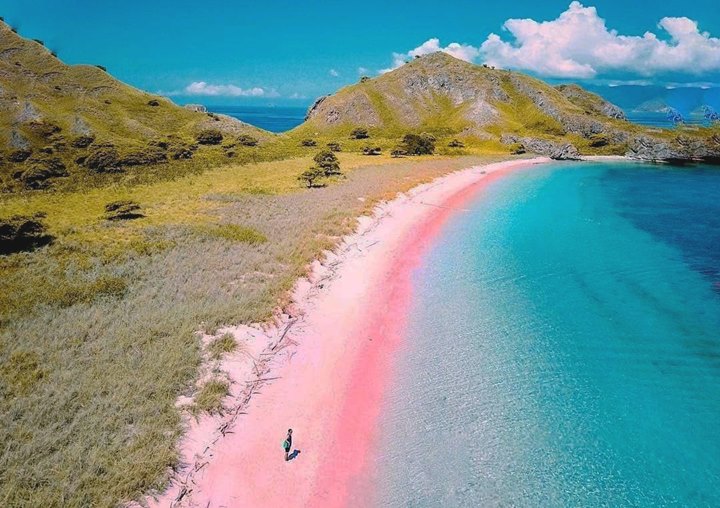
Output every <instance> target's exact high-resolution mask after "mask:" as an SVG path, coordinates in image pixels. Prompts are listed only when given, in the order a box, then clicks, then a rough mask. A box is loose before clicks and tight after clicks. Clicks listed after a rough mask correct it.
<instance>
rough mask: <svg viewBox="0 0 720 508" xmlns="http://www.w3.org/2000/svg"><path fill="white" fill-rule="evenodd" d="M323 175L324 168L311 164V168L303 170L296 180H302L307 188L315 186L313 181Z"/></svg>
mask: <svg viewBox="0 0 720 508" xmlns="http://www.w3.org/2000/svg"><path fill="white" fill-rule="evenodd" d="M323 176H325V170H324V169H322V168H320V167H318V166H312V167H311V168H309V169H307V170H306V171H304V172H303V173H302V174H301V175H300V176H298V180H300V181H301V182H303V183H304V184H305V185H306V186H307V188H308V189H310V188H312V187H314V186H315V182H316V181H317V180H319V179H320V178H322V177H323Z"/></svg>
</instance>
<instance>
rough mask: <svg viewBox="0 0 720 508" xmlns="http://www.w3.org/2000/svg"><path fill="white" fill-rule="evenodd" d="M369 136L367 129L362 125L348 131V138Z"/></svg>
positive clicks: (365, 137)
mask: <svg viewBox="0 0 720 508" xmlns="http://www.w3.org/2000/svg"><path fill="white" fill-rule="evenodd" d="M369 137H370V134H368V131H367V129H363V128H362V127H358V128H357V129H353V131H352V132H351V133H350V139H367V138H369Z"/></svg>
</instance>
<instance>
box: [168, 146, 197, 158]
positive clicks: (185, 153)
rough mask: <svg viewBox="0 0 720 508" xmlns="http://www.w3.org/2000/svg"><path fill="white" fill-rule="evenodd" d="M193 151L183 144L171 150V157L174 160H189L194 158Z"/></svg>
mask: <svg viewBox="0 0 720 508" xmlns="http://www.w3.org/2000/svg"><path fill="white" fill-rule="evenodd" d="M192 156H193V151H192V150H191V149H190V148H187V147H184V146H181V147H178V148H176V149H175V150H173V151H172V152H170V157H172V158H173V160H176V161H177V160H187V159H192Z"/></svg>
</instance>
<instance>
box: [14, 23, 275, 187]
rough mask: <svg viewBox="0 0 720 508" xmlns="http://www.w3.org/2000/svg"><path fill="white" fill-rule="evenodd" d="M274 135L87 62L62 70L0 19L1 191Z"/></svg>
mask: <svg viewBox="0 0 720 508" xmlns="http://www.w3.org/2000/svg"><path fill="white" fill-rule="evenodd" d="M207 129H213V130H219V131H220V132H221V133H222V134H223V136H224V137H225V138H226V139H235V138H237V137H238V136H239V135H243V134H244V135H250V136H252V137H254V138H256V139H258V140H260V141H265V140H268V139H271V138H272V136H273V135H272V134H270V133H268V132H265V131H262V130H260V129H257V128H255V127H253V126H250V125H247V124H244V123H242V122H239V121H237V120H234V119H231V118H229V117H225V116H221V115H212V114H206V113H198V112H193V111H190V110H187V109H184V108H182V107H179V106H177V105H175V104H173V103H172V102H171V101H169V100H167V99H164V98H162V97H158V96H154V95H152V94H149V93H146V92H143V91H140V90H137V89H135V88H132V87H130V86H128V85H126V84H124V83H122V82H120V81H118V80H117V79H115V78H113V77H112V76H111V75H110V74H108V73H107V72H106V71H105V70H104V69H103V68H101V67H99V66H93V65H66V64H64V63H63V62H62V61H60V60H59V59H58V58H57V57H56V56H55V55H54V54H53V53H52V52H51V51H50V50H48V49H47V48H46V47H44V45H43V44H42V42H41V41H33V40H28V39H24V38H22V37H20V36H19V35H17V34H16V33H14V32H13V31H12V29H11V28H10V27H9V26H8V25H6V24H5V23H3V22H0V186H1V187H2V188H4V189H5V190H8V189H10V190H12V189H20V188H31V189H32V188H42V187H47V186H49V185H50V184H51V183H53V182H55V181H57V179H68V178H71V179H74V180H87V179H97V175H98V174H102V173H119V172H131V171H132V168H137V167H138V166H140V167H147V166H158V165H159V166H161V167H160V169H159V170H160V171H163V170H165V171H167V170H168V169H167V167H163V165H166V163H167V162H172V161H187V160H192V159H196V158H199V159H212V158H213V157H214V156H216V155H217V154H215V153H213V152H212V151H205V152H203V151H199V150H198V139H197V137H198V135H199V134H200V133H201V132H203V131H204V130H207Z"/></svg>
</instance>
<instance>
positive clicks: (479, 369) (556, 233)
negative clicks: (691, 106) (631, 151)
mask: <svg viewBox="0 0 720 508" xmlns="http://www.w3.org/2000/svg"><path fill="white" fill-rule="evenodd" d="M719 197H720V168H711V167H707V166H706V167H696V168H670V167H659V166H649V165H642V164H631V163H627V164H626V163H622V164H621V163H613V164H610V163H597V164H596V163H567V164H553V165H547V166H543V167H536V168H533V169H530V170H526V171H519V172H516V173H514V174H511V175H508V176H507V177H504V178H502V179H499V180H498V181H496V182H495V183H493V184H491V185H490V186H488V187H487V189H486V190H484V191H482V193H481V194H480V195H479V196H477V198H476V199H475V200H474V201H473V202H472V203H471V204H470V205H469V206H468V209H469V211H468V212H458V213H457V214H456V215H455V216H454V217H453V218H452V219H451V220H450V221H449V222H448V223H447V225H446V226H445V228H444V230H443V232H442V233H441V236H440V238H438V241H437V243H436V244H435V245H434V247H433V248H432V249H431V251H430V252H428V254H427V255H426V256H425V259H424V262H423V264H422V266H421V267H420V268H419V269H417V270H416V272H415V273H414V276H413V284H414V289H415V293H414V296H413V302H412V308H411V311H410V315H409V326H408V330H407V340H406V345H405V346H404V347H403V350H402V351H400V352H399V353H398V356H397V360H396V364H395V370H396V372H395V378H394V379H395V381H394V383H393V385H392V387H391V388H390V393H389V394H388V396H387V400H386V402H385V407H384V408H383V415H382V418H381V422H380V424H379V442H378V447H379V448H378V454H377V459H376V462H375V463H374V464H373V472H374V483H375V489H374V490H375V491H376V499H375V500H374V501H375V504H376V505H378V506H391V507H401V506H402V507H436V506H538V507H551V506H590V507H594V506H720V199H719Z"/></svg>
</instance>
